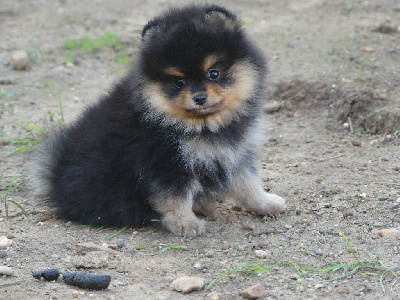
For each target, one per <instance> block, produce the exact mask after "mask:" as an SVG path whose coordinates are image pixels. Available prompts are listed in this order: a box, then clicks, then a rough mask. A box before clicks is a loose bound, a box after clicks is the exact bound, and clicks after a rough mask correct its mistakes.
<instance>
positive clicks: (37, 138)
mask: <svg viewBox="0 0 400 300" xmlns="http://www.w3.org/2000/svg"><path fill="white" fill-rule="evenodd" d="M59 109H60V115H58V114H56V113H53V112H51V111H48V114H49V115H51V116H52V118H53V119H54V120H56V121H57V123H58V124H60V125H64V114H63V111H62V95H61V94H60V98H59ZM43 123H44V125H36V124H33V123H30V122H27V121H26V120H25V119H24V118H23V123H18V124H17V126H18V127H20V128H21V129H22V133H21V134H20V135H19V136H14V137H12V136H9V135H6V134H3V133H2V134H0V140H1V142H2V144H11V145H13V146H14V148H15V149H14V150H13V151H11V152H8V153H6V155H12V154H18V153H24V152H28V151H31V150H32V149H33V148H35V147H36V146H37V145H39V144H41V143H42V140H43V138H44V137H45V136H47V135H49V134H50V132H49V131H48V130H47V129H45V128H47V127H48V126H47V125H48V124H47V123H46V120H45V119H43Z"/></svg>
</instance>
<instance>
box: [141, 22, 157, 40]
mask: <svg viewBox="0 0 400 300" xmlns="http://www.w3.org/2000/svg"><path fill="white" fill-rule="evenodd" d="M160 25H161V21H160V20H159V19H154V20H151V21H149V23H147V24H146V26H144V27H143V30H142V43H145V42H146V41H147V40H148V39H149V38H150V37H151V36H152V35H153V34H154V33H155V32H157V30H158V29H159V28H160Z"/></svg>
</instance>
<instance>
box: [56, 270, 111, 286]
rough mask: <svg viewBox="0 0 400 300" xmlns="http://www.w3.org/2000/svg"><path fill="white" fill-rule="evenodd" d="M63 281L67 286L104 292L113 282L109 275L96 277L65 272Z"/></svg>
mask: <svg viewBox="0 0 400 300" xmlns="http://www.w3.org/2000/svg"><path fill="white" fill-rule="evenodd" d="M62 278H63V280H64V281H65V283H66V284H69V285H74V286H77V287H80V288H82V289H88V290H104V289H106V288H108V286H109V285H110V282H111V276H109V275H95V274H88V273H83V272H65V273H64V275H63V277H62Z"/></svg>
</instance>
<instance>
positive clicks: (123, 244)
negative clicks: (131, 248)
mask: <svg viewBox="0 0 400 300" xmlns="http://www.w3.org/2000/svg"><path fill="white" fill-rule="evenodd" d="M124 246H125V242H124V241H118V242H117V247H118V248H119V249H121V248H123V247H124Z"/></svg>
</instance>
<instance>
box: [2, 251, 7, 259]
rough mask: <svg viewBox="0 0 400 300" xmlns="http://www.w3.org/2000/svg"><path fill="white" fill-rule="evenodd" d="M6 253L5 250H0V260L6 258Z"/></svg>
mask: <svg viewBox="0 0 400 300" xmlns="http://www.w3.org/2000/svg"><path fill="white" fill-rule="evenodd" d="M7 255H8V254H7V251H6V250H1V251H0V258H6V257H7Z"/></svg>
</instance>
